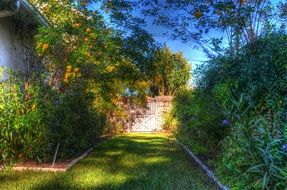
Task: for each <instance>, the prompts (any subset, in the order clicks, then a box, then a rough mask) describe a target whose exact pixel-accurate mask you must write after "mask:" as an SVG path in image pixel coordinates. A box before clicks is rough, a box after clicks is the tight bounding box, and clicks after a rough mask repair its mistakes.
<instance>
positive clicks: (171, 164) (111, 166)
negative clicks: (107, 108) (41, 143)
mask: <svg viewBox="0 0 287 190" xmlns="http://www.w3.org/2000/svg"><path fill="white" fill-rule="evenodd" d="M207 184H209V182H208V181H207V180H206V176H205V174H204V173H203V172H202V171H201V170H200V169H199V168H198V167H197V166H195V165H193V164H191V162H190V161H189V160H188V159H187V157H186V155H185V154H184V152H183V151H182V150H180V149H178V148H177V147H176V146H175V144H174V142H173V141H172V140H170V139H169V138H167V137H165V136H162V135H156V134H127V135H122V136H117V137H114V138H112V139H110V140H108V141H106V142H104V143H103V144H102V145H101V146H99V147H98V148H97V149H96V150H95V151H94V152H93V153H92V154H91V155H90V156H88V157H87V158H85V159H83V160H82V161H80V162H79V163H78V164H76V165H75V166H74V167H73V168H72V169H71V170H70V171H68V172H66V173H44V172H13V171H5V172H2V173H0V189H1V190H2V189H5V190H6V189H7V190H9V189H21V190H22V189H36V190H37V189H123V190H126V189H133V190H137V189H164V190H165V189H167V190H168V189H170V190H173V189H180V190H182V189H183V190H184V189H189V190H193V189H194V190H199V189H200V190H205V189H206V190H209V189H215V188H212V187H211V186H212V185H207Z"/></svg>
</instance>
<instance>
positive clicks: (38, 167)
mask: <svg viewBox="0 0 287 190" xmlns="http://www.w3.org/2000/svg"><path fill="white" fill-rule="evenodd" d="M111 137H112V136H102V137H101V138H100V139H99V141H98V142H97V143H96V145H95V146H94V147H92V148H90V149H89V150H87V151H86V152H84V153H83V154H82V155H80V156H79V157H76V158H74V159H67V160H65V161H60V162H55V164H54V166H52V163H38V162H35V161H28V162H24V163H18V164H16V165H15V166H14V167H13V170H15V171H24V170H32V171H46V172H66V171H67V170H69V169H70V168H71V167H72V166H73V165H75V164H76V163H77V162H79V161H80V160H82V159H83V158H85V157H86V156H88V155H89V154H90V153H91V152H92V151H93V150H94V149H95V148H96V147H97V146H98V145H99V144H101V143H102V142H103V141H105V140H107V139H108V138H111ZM0 170H1V169H0Z"/></svg>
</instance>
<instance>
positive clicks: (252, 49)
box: [174, 33, 287, 190]
mask: <svg viewBox="0 0 287 190" xmlns="http://www.w3.org/2000/svg"><path fill="white" fill-rule="evenodd" d="M286 46H287V37H286V34H284V33H283V34H278V33H272V34H268V35H266V36H262V37H261V38H260V39H258V40H256V41H254V42H253V43H250V44H248V45H246V46H244V47H243V48H242V49H241V50H240V52H239V53H238V54H237V55H236V56H229V55H227V56H219V57H217V58H215V59H213V60H211V61H210V62H209V63H207V64H206V65H205V66H204V67H201V68H199V70H198V71H197V72H196V75H195V76H196V77H197V80H196V85H197V86H196V88H195V89H194V90H191V91H188V92H186V94H181V95H179V96H177V97H176V99H175V104H174V116H175V118H176V119H177V120H178V121H179V125H180V127H179V128H178V132H177V133H176V135H177V136H178V137H179V138H181V139H183V141H185V142H186V143H187V144H189V145H190V146H191V148H192V149H193V150H194V151H195V152H196V153H197V154H202V153H205V154H206V155H209V154H210V153H212V152H213V151H214V147H221V148H220V152H219V154H217V162H216V164H215V165H214V167H215V168H216V172H217V173H218V174H219V175H220V177H221V179H222V180H223V182H224V183H226V184H227V186H229V187H231V188H232V189H246V187H248V189H278V190H281V189H282V190H283V189H284V188H286V183H287V178H286V164H287V163H286V158H287V157H286V150H285V149H283V148H282V147H284V145H285V144H286V142H287V136H286V122H287V121H286V105H287V104H286V89H285V88H286V82H287V81H286V76H287V72H286V65H287V62H286V57H287V51H286ZM204 150H206V151H204ZM207 150H208V151H207ZM213 163H215V162H213Z"/></svg>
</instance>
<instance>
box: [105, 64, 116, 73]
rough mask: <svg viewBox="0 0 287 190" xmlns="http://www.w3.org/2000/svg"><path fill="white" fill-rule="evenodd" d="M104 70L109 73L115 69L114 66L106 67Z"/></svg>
mask: <svg viewBox="0 0 287 190" xmlns="http://www.w3.org/2000/svg"><path fill="white" fill-rule="evenodd" d="M106 70H107V71H108V72H109V73H111V72H113V71H114V70H115V67H114V66H107V68H106Z"/></svg>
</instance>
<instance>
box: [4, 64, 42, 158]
mask: <svg viewBox="0 0 287 190" xmlns="http://www.w3.org/2000/svg"><path fill="white" fill-rule="evenodd" d="M4 72H5V73H6V75H7V74H9V76H10V78H9V79H8V80H7V81H2V82H0V97H1V98H0V127H1V128H0V129H1V131H0V152H1V157H0V162H1V161H3V162H10V161H15V160H19V159H20V160H23V159H41V158H43V156H44V155H45V153H46V151H45V150H44V149H43V147H44V146H45V142H46V130H47V129H46V128H45V125H44V123H43V113H42V110H41V109H40V108H39V103H40V102H41V100H40V99H39V93H40V89H39V86H38V85H36V84H35V85H30V86H29V89H28V88H27V86H26V89H25V90H24V83H23V81H24V80H23V79H21V76H20V75H16V74H15V73H13V72H12V71H9V70H5V71H4V69H3V68H1V71H0V78H2V77H3V75H2V74H3V73H4ZM27 84H28V83H26V85H27ZM35 137H37V138H35Z"/></svg>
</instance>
